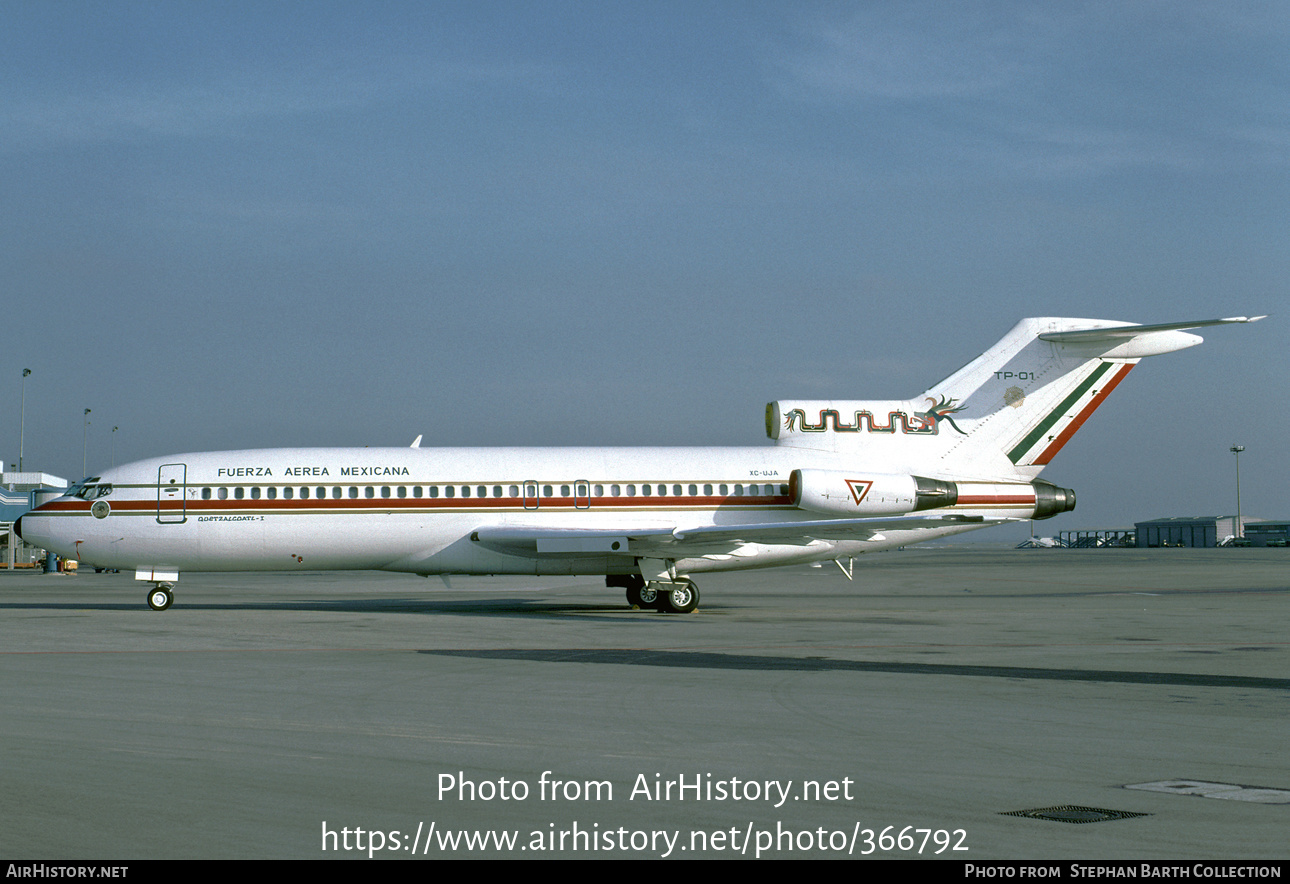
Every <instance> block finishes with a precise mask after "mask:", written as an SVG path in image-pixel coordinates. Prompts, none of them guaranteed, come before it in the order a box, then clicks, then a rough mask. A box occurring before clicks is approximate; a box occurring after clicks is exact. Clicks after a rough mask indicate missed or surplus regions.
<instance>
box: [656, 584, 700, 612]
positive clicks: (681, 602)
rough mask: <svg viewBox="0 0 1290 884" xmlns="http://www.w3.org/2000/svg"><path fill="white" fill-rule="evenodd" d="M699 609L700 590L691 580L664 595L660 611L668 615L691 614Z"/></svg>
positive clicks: (677, 585)
mask: <svg viewBox="0 0 1290 884" xmlns="http://www.w3.org/2000/svg"><path fill="white" fill-rule="evenodd" d="M698 607H699V588H698V587H697V586H695V585H694V584H693V583H692V582H690V581H689V580H687V581H685V582H684V583H679V584H676V585H675V586H674V587H673V588H672V589H670V590H668V591H667V592H665V593H663V606H662V607H661V608H660V610H662V611H664V612H665V613H668V614H690V613H693V612H694V610H695V609H696V608H698Z"/></svg>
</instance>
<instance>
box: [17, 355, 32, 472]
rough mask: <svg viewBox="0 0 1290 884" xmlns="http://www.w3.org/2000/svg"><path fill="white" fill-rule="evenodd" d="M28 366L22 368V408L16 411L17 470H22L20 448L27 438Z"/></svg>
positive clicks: (29, 372) (29, 370)
mask: <svg viewBox="0 0 1290 884" xmlns="http://www.w3.org/2000/svg"><path fill="white" fill-rule="evenodd" d="M29 374H31V369H30V368H24V369H23V370H22V408H21V409H20V410H19V412H18V472H20V473H21V472H22V448H23V443H24V442H25V441H26V438H27V375H29Z"/></svg>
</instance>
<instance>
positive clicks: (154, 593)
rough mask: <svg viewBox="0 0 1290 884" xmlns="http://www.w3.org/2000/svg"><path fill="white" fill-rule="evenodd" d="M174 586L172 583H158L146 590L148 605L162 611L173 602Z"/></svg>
mask: <svg viewBox="0 0 1290 884" xmlns="http://www.w3.org/2000/svg"><path fill="white" fill-rule="evenodd" d="M174 588H175V584H173V583H158V584H157V585H156V586H155V587H153V588H152V589H150V590H148V607H149V608H152V610H154V611H164V610H166V608H169V607H170V606H171V605H172V604H174V602H175V594H174V592H172V590H173V589H174Z"/></svg>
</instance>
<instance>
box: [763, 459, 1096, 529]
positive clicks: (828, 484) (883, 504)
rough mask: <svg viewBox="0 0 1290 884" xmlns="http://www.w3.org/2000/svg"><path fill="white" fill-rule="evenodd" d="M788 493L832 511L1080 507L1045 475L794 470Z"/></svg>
mask: <svg viewBox="0 0 1290 884" xmlns="http://www.w3.org/2000/svg"><path fill="white" fill-rule="evenodd" d="M788 493H789V496H790V497H792V499H793V505H794V506H796V507H798V508H800V509H804V510H810V511H811V512H817V513H828V514H830V515H848V516H895V515H903V514H905V513H916V512H919V511H921V510H930V509H939V508H941V507H951V506H959V507H963V508H968V507H983V508H989V509H993V510H999V509H1010V510H1012V511H1013V513H1012V514H1013V515H1015V516H1016V517H1018V518H1030V519H1047V518H1049V517H1051V516H1055V515H1057V514H1058V513H1065V512H1069V511H1070V510H1073V509H1075V492H1074V491H1072V490H1070V489H1069V488H1058V487H1057V486H1056V485H1053V484H1052V483H1050V482H1044V481H1042V480H1039V479H1036V480H1035V481H1033V482H1028V483H1025V484H1022V483H1019V482H1016V483H1013V482H962V481H961V482H949V481H946V480H943V479H928V478H925V477H923V476H896V475H887V474H881V473H880V474H873V473H870V474H868V475H866V474H864V473H863V472H860V471H856V472H854V473H851V472H845V473H844V472H841V471H839V470H793V472H792V474H791V475H790V477H789V483H788ZM1018 511H1019V512H1018Z"/></svg>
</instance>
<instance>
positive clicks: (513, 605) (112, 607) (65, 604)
mask: <svg viewBox="0 0 1290 884" xmlns="http://www.w3.org/2000/svg"><path fill="white" fill-rule="evenodd" d="M5 610H13V611H31V610H36V611H41V610H44V611H130V612H136V613H138V614H139V615H140V616H145V617H181V616H183V613H184V612H185V611H188V612H197V611H203V612H212V611H215V612H219V611H224V612H230V613H231V612H237V611H258V612H265V611H308V612H316V613H350V614H425V615H455V616H472V617H525V618H533V617H555V618H564V617H568V618H577V619H579V620H586V619H604V620H613V621H615V622H618V621H621V619H622V618H623V617H625V616H635V617H648V618H651V619H658V620H662V621H668V620H675V619H677V617H676V615H666V614H656V613H655V612H652V611H633V610H631V609H629V608H628V607H627V605H626V604H625V603H622V602H618V601H608V600H606V601H605V602H603V603H598V604H585V603H584V604H572V603H569V602H555V601H552V600H550V599H548V598H531V599H517V598H515V597H513V596H512V597H498V598H489V597H483V598H474V597H472V598H462V599H432V598H425V597H417V596H395V597H391V596H387V597H382V598H354V597H349V598H343V599H342V598H337V599H303V598H302V599H291V600H279V601H261V602H240V601H239V602H235V601H230V602H192V601H180V602H177V603H176V604H175V606H174V607H173V608H171V609H170V610H169V611H167V612H165V613H164V614H158V613H156V612H152V611H149V610H147V608H146V607H145V606H144V605H142V604H140V603H139V602H138V601H135V600H133V598H131V600H122V601H111V602H107V601H92V602H91V601H70V602H69V601H22V602H0V611H5ZM709 613H711V612H710V611H709Z"/></svg>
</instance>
